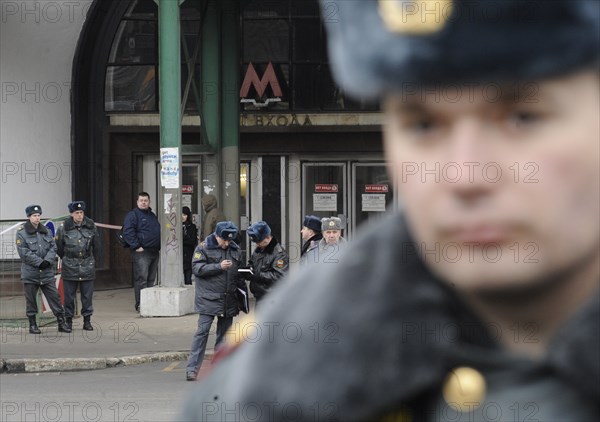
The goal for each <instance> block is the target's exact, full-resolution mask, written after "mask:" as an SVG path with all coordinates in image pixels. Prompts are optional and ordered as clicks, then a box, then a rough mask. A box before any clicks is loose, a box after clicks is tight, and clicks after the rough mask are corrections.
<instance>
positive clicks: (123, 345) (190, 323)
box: [0, 289, 216, 372]
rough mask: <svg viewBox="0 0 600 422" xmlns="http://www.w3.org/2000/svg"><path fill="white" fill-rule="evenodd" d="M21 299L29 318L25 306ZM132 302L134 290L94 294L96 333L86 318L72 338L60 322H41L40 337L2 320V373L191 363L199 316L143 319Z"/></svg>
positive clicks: (1, 300)
mask: <svg viewBox="0 0 600 422" xmlns="http://www.w3.org/2000/svg"><path fill="white" fill-rule="evenodd" d="M192 294H193V293H192ZM78 295H79V293H78ZM9 300H11V301H15V300H21V299H19V298H0V306H3V305H6V302H7V301H9ZM22 300H23V307H22V309H23V314H24V313H25V302H24V299H22ZM133 303H134V301H133V289H120V290H107V291H98V292H95V293H94V315H93V316H92V325H93V326H94V331H83V330H82V329H81V327H82V324H83V318H82V317H76V318H75V319H74V320H73V332H72V333H70V334H66V333H58V331H57V328H56V320H55V319H42V324H44V323H45V322H46V321H47V322H48V323H49V324H48V325H44V326H41V325H40V329H41V330H42V334H39V335H34V334H29V327H28V324H27V321H26V320H25V319H23V321H22V322H21V324H20V326H19V325H18V324H15V323H14V322H11V321H3V320H0V336H1V338H0V372H43V371H69V370H87V369H102V368H107V367H114V366H120V365H134V364H140V363H147V362H153V361H175V360H185V359H187V356H188V353H189V350H190V347H191V344H192V336H193V334H194V332H195V330H196V325H197V321H198V316H197V314H190V315H186V316H182V317H160V318H156V317H155V318H142V317H140V315H139V314H138V313H137V312H136V311H135V310H134V307H133ZM11 306H14V303H12V304H11ZM48 315H51V314H48ZM215 322H216V318H215ZM215 327H216V323H215V324H214V325H213V328H212V329H211V334H210V336H209V339H208V345H207V350H206V357H207V358H208V359H210V358H211V356H212V353H213V346H214V342H215V330H216V328H215Z"/></svg>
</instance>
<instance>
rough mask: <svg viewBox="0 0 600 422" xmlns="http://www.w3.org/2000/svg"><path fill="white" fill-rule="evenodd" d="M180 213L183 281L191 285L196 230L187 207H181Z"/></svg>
mask: <svg viewBox="0 0 600 422" xmlns="http://www.w3.org/2000/svg"><path fill="white" fill-rule="evenodd" d="M182 213H183V214H182V216H181V221H182V223H183V227H182V230H181V233H182V236H183V279H184V280H185V284H192V255H194V249H196V245H197V244H198V229H197V228H196V225H195V224H194V223H193V221H192V211H191V210H190V209H189V207H183V209H182Z"/></svg>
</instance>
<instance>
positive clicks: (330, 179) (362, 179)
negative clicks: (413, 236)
mask: <svg viewBox="0 0 600 422" xmlns="http://www.w3.org/2000/svg"><path fill="white" fill-rule="evenodd" d="M393 199H394V190H393V186H392V183H391V181H390V179H389V177H388V175H387V169H386V166H385V163H382V162H372V163H365V162H355V161H343V162H317V163H315V162H304V163H303V164H302V215H301V217H303V216H304V215H307V214H312V215H316V216H318V217H321V218H322V217H331V216H336V217H339V218H341V219H342V224H343V226H344V227H345V228H346V229H345V230H344V236H345V237H347V238H352V237H353V236H354V235H355V232H356V229H357V228H358V226H360V225H361V224H362V223H364V222H366V221H369V220H373V219H376V218H379V217H380V216H381V215H383V213H384V212H385V211H386V209H388V207H390V206H392V204H393V202H394V200H393Z"/></svg>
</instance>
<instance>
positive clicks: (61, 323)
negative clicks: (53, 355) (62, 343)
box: [56, 315, 73, 333]
mask: <svg viewBox="0 0 600 422" xmlns="http://www.w3.org/2000/svg"><path fill="white" fill-rule="evenodd" d="M56 322H58V331H59V332H61V333H70V332H71V331H73V330H71V328H70V327H69V325H68V324H67V321H65V317H64V316H63V315H58V316H57V317H56Z"/></svg>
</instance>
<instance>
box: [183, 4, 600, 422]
mask: <svg viewBox="0 0 600 422" xmlns="http://www.w3.org/2000/svg"><path fill="white" fill-rule="evenodd" d="M322 6H323V9H322V10H323V12H324V14H323V15H324V20H325V24H326V27H327V30H328V37H329V38H328V41H329V47H330V48H329V52H330V58H331V61H332V66H333V71H334V74H335V76H336V78H337V81H338V82H339V83H340V84H341V86H342V88H343V89H345V90H346V92H348V93H350V94H354V95H355V96H358V97H365V96H371V97H377V98H379V99H381V100H382V106H383V110H384V114H385V118H386V121H385V125H384V139H385V143H384V145H385V154H386V159H387V160H388V162H389V163H390V167H391V169H393V170H394V172H395V174H396V175H398V177H397V180H398V191H399V196H400V197H401V198H402V201H403V204H404V211H403V212H402V214H396V215H390V216H389V217H388V218H386V219H383V221H381V222H379V223H377V225H376V226H374V227H371V228H370V229H369V230H368V231H366V232H364V233H362V237H359V238H357V239H356V240H355V241H353V242H352V244H350V245H349V246H348V248H346V249H345V251H344V252H343V253H342V256H341V258H340V264H339V265H336V266H328V267H326V268H325V267H322V266H320V265H316V266H309V267H307V268H306V270H305V271H303V272H300V273H299V274H298V278H299V279H302V282H301V283H300V282H299V283H285V284H283V286H282V287H283V288H281V289H276V291H274V292H273V293H272V303H269V306H266V307H264V308H263V309H262V310H261V311H262V312H261V313H259V314H258V318H259V320H258V326H260V325H261V324H263V325H264V324H266V323H267V322H268V323H269V324H270V325H273V324H274V322H277V324H279V327H285V326H286V324H292V323H293V324H295V326H297V327H301V328H303V331H302V334H303V335H302V336H300V338H298V336H297V335H296V336H293V337H291V334H290V333H287V334H286V333H285V332H284V331H275V332H274V334H273V335H272V336H268V335H266V334H265V333H266V332H267V331H266V329H263V331H262V333H263V336H262V337H260V339H259V340H257V341H252V342H250V341H247V342H245V343H243V344H241V345H240V346H239V348H238V349H237V350H235V351H233V352H232V353H231V354H230V355H229V356H228V357H227V358H225V359H224V360H223V361H222V362H221V364H220V365H219V364H218V365H217V366H216V367H215V368H214V370H213V372H212V374H211V375H210V376H209V377H207V378H206V380H205V381H204V382H203V384H202V385H200V386H199V387H198V389H197V390H196V391H194V393H193V395H192V399H191V400H190V401H188V403H187V408H186V410H185V413H184V416H185V419H186V420H198V419H201V418H202V415H203V414H204V420H214V419H216V420H219V418H221V417H224V416H225V415H228V416H227V417H231V416H229V415H231V413H233V412H236V411H237V412H238V413H237V416H238V418H239V419H242V420H244V419H251V418H252V417H255V416H253V414H252V413H250V410H253V411H254V413H257V412H260V413H261V415H260V416H259V417H256V419H260V420H264V419H271V420H285V419H292V418H296V420H298V419H304V420H306V419H308V420H310V419H316V420H332V419H335V420H345V421H348V420H374V419H379V420H402V421H405V420H415V421H416V420H419V421H420V420H425V421H447V420H453V421H481V420H511V421H513V420H524V419H532V420H533V419H535V420H539V421H564V420H568V421H593V420H600V410H599V407H598V403H599V399H600V359H598V356H600V346H599V341H600V340H599V335H598V333H599V321H600V311H599V309H600V300H599V299H600V296H599V280H600V254H599V246H600V227H599V225H600V211H599V206H600V198H599V196H600V165H599V164H600V163H599V161H600V158H599V157H600V146H599V144H600V143H599V141H598V139H599V137H600V133H599V120H598V119H599V117H598V116H599V115H600V106H599V102H600V101H599V95H600V94H599V90H600V83H599V81H600V77H599V68H598V62H599V52H600V41H599V36H598V35H599V29H600V24H599V21H600V10H599V8H600V2H598V1H596V0H591V1H576V0H575V1H574V0H553V1H536V2H529V1H524V0H502V1H483V0H480V1H466V0H465V1H463V0H454V1H451V0H446V1H430V2H427V3H425V2H406V1H393V0H389V1H387V0H381V1H358V0H357V1H346V0H341V1H323V2H322ZM432 9H433V10H437V11H438V13H432V12H431V10H432ZM415 169H416V171H415ZM432 169H433V170H432ZM432 172H433V173H434V174H432ZM366 251H368V252H366ZM270 302H271V301H270ZM328 323H330V324H333V328H334V329H329V326H328V325H327V324H328ZM317 334H320V335H317ZM292 340H294V341H292ZM250 404H252V405H253V406H250ZM232 409H233V410H232ZM257 409H258V410H257ZM228 412H229V413H228ZM244 412H247V413H244ZM299 414H300V415H301V416H300V417H299V416H297V415H299Z"/></svg>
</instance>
